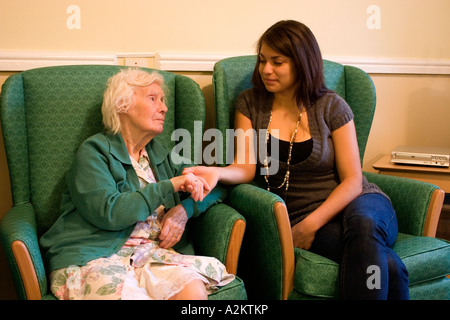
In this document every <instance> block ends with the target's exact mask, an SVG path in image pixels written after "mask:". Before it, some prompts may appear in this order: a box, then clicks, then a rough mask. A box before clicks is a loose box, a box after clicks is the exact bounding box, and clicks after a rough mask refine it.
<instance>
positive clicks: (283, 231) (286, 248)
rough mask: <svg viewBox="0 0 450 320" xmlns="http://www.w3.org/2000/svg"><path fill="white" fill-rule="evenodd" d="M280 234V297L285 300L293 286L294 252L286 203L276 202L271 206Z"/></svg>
mask: <svg viewBox="0 0 450 320" xmlns="http://www.w3.org/2000/svg"><path fill="white" fill-rule="evenodd" d="M273 211H274V214H275V220H276V221H277V226H278V234H279V235H280V245H281V256H282V261H283V273H282V293H281V299H283V300H287V299H288V297H289V294H290V293H291V291H292V290H293V288H294V271H295V254H294V242H293V240H292V232H291V223H290V222H289V216H288V213H287V209H286V205H285V204H284V203H282V202H276V203H275V205H274V208H273Z"/></svg>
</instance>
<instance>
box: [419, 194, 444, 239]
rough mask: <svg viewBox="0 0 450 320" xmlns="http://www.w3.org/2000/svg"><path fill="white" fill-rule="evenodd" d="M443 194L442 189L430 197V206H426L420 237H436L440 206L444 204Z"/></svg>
mask: <svg viewBox="0 0 450 320" xmlns="http://www.w3.org/2000/svg"><path fill="white" fill-rule="evenodd" d="M444 198H445V192H444V190H442V189H436V190H434V191H433V194H432V195H431V200H430V204H429V205H428V211H427V216H426V218H425V226H424V227H423V233H422V235H423V236H425V237H433V238H434V237H436V230H437V225H438V222H439V217H440V216H441V211H442V205H443V204H444Z"/></svg>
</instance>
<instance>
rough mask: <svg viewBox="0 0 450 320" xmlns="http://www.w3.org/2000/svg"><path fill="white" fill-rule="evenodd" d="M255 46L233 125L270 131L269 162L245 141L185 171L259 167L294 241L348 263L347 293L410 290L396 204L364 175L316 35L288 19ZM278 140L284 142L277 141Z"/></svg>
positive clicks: (250, 174)
mask: <svg viewBox="0 0 450 320" xmlns="http://www.w3.org/2000/svg"><path fill="white" fill-rule="evenodd" d="M257 54H258V56H257V63H256V67H255V70H254V73H253V77H252V83H253V88H251V89H248V90H246V91H244V92H242V93H241V95H240V96H239V98H238V101H237V103H236V114H235V128H236V129H238V128H240V129H243V130H248V129H255V130H256V132H258V131H259V130H267V134H266V135H265V140H266V143H267V150H268V151H267V154H266V157H265V158H264V161H258V162H257V164H256V165H255V164H253V163H256V161H255V159H256V158H257V157H256V155H255V153H254V151H253V150H254V148H253V146H252V145H251V144H250V143H247V144H246V145H245V147H242V148H241V150H236V152H235V153H236V156H239V154H241V153H244V154H245V155H246V159H247V161H246V162H244V163H242V161H240V162H239V163H238V162H237V161H236V160H235V162H234V163H233V164H231V165H229V166H227V167H221V168H216V167H196V168H189V169H185V172H186V173H187V172H192V173H195V174H196V175H200V176H202V177H204V178H205V179H206V181H207V182H208V184H209V185H210V186H214V185H215V184H216V183H217V182H218V181H220V182H223V183H228V184H237V183H248V182H250V181H252V180H253V179H254V178H255V175H256V179H263V180H262V181H263V184H265V186H266V187H267V189H268V190H270V191H272V192H274V193H276V194H278V195H279V196H280V197H281V198H282V199H284V200H285V202H286V206H287V208H288V212H289V218H290V221H291V226H292V236H293V241H294V246H296V247H298V248H303V249H306V250H310V251H312V252H315V253H318V254H320V255H322V256H325V257H328V258H329V259H332V260H334V261H336V262H338V263H339V264H340V266H341V274H340V283H341V285H340V288H341V297H342V298H344V299H387V298H392V299H408V298H409V293H408V278H407V277H408V275H407V271H406V268H405V266H404V264H403V263H402V261H401V260H400V258H399V257H398V256H397V255H396V254H395V253H394V252H393V251H392V250H391V249H390V248H389V247H390V246H391V245H392V244H393V243H394V242H395V239H396V237H397V232H398V227H397V220H396V216H395V212H394V209H393V207H392V204H391V202H390V200H389V198H388V197H387V196H386V195H385V194H383V193H382V191H381V190H380V189H379V188H378V187H377V186H376V185H374V184H371V183H368V181H367V180H366V179H365V178H364V177H363V175H362V170H361V165H360V158H359V150H358V144H357V140H356V132H355V126H354V122H353V113H352V111H351V109H350V107H349V106H348V105H347V103H346V102H345V101H344V100H343V99H342V98H340V97H339V96H338V95H337V94H336V93H334V92H332V91H330V90H328V89H327V88H326V87H325V82H324V77H323V63H322V56H321V53H320V49H319V46H318V43H317V41H316V39H315V37H314V35H313V34H312V32H311V31H310V29H309V28H308V27H306V26H305V25H304V24H302V23H299V22H296V21H280V22H278V23H276V24H275V25H273V26H272V27H270V28H269V29H268V30H267V31H266V32H265V33H264V34H263V35H262V37H261V38H260V39H259V42H258V46H257ZM257 136H258V137H257V139H260V136H263V137H264V135H259V134H258V135H257ZM249 140H250V141H251V139H249ZM275 140H278V145H279V150H276V149H275V148H273V149H274V150H271V145H274V146H276V145H277V144H276V143H273V142H274V141H275ZM257 145H260V142H259V141H258V144H257ZM259 158H260V157H258V160H260V159H259ZM274 162H277V163H278V168H279V169H278V171H277V173H275V174H269V170H268V166H267V163H274ZM257 169H258V170H257ZM261 169H262V170H261ZM260 172H262V173H263V174H262V175H259V173H260ZM264 180H265V181H264ZM372 265H375V266H378V267H379V268H380V273H381V287H380V289H375V290H374V289H369V288H368V287H367V285H366V281H367V277H368V274H367V270H368V267H369V266H372Z"/></svg>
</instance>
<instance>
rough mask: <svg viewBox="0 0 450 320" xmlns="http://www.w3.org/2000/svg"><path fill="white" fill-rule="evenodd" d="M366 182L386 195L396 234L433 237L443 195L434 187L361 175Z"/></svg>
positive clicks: (419, 182)
mask: <svg viewBox="0 0 450 320" xmlns="http://www.w3.org/2000/svg"><path fill="white" fill-rule="evenodd" d="M364 175H365V176H366V177H367V180H369V182H373V183H375V184H376V185H378V186H379V187H380V188H381V190H383V192H384V193H386V194H387V195H388V197H389V198H390V199H391V201H392V204H393V205H394V208H395V212H396V214H397V220H398V227H399V231H400V232H402V233H408V234H412V235H416V236H428V237H434V236H436V229H437V223H438V220H439V216H440V214H441V210H442V204H443V203H444V197H445V192H444V191H443V190H442V189H439V187H438V186H436V185H434V184H431V183H427V182H423V181H418V180H413V179H408V178H402V177H396V176H388V175H382V174H378V173H370V172H364Z"/></svg>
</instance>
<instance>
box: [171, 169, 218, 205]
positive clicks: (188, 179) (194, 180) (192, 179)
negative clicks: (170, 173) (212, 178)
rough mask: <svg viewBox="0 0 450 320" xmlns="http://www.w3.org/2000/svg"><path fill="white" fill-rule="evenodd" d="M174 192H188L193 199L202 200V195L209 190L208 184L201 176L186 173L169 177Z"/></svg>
mask: <svg viewBox="0 0 450 320" xmlns="http://www.w3.org/2000/svg"><path fill="white" fill-rule="evenodd" d="M170 181H171V182H172V185H173V188H174V189H175V192H178V191H184V192H189V193H190V194H191V197H192V198H193V199H194V201H203V199H204V197H205V196H206V195H207V194H208V193H209V191H211V188H210V186H209V185H208V183H207V182H206V180H205V179H203V178H202V177H199V176H196V175H194V174H192V173H187V174H184V173H183V175H181V176H177V177H174V178H172V179H170Z"/></svg>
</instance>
